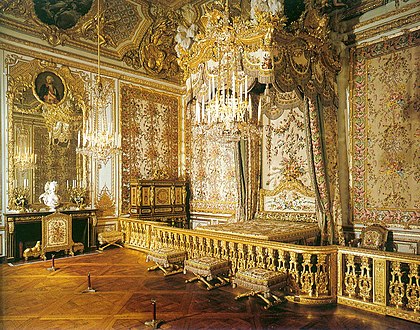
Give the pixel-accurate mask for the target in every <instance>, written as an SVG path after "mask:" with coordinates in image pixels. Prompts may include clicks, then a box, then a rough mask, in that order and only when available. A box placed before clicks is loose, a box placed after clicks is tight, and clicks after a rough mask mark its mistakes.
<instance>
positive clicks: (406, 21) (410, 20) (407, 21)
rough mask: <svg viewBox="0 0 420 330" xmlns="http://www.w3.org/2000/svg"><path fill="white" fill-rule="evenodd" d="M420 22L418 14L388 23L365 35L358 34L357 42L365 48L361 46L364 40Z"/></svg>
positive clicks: (364, 33)
mask: <svg viewBox="0 0 420 330" xmlns="http://www.w3.org/2000/svg"><path fill="white" fill-rule="evenodd" d="M419 21H420V13H416V14H414V15H411V16H409V17H404V18H401V19H398V20H394V21H392V22H386V23H384V24H383V25H380V26H378V27H375V28H372V29H369V30H367V31H365V32H363V33H357V34H356V38H355V40H356V41H357V42H358V43H359V45H358V46H365V45H366V44H363V45H360V42H361V41H363V40H367V39H370V38H374V37H377V36H381V35H382V34H383V33H385V32H388V31H392V30H396V29H401V28H402V27H404V26H408V25H411V24H415V23H418V22H419Z"/></svg>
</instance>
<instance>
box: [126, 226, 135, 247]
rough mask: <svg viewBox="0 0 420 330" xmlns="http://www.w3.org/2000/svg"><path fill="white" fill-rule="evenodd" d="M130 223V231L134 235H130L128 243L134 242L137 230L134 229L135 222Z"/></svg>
mask: <svg viewBox="0 0 420 330" xmlns="http://www.w3.org/2000/svg"><path fill="white" fill-rule="evenodd" d="M128 225H129V226H130V229H131V230H130V231H131V232H132V233H133V234H132V235H130V240H129V241H128V244H133V242H134V235H135V230H133V226H134V223H133V222H130V223H129V224H128Z"/></svg>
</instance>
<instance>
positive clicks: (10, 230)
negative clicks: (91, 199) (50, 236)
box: [3, 209, 97, 261]
mask: <svg viewBox="0 0 420 330" xmlns="http://www.w3.org/2000/svg"><path fill="white" fill-rule="evenodd" d="M59 212H61V213H64V214H69V215H71V216H72V219H73V220H72V221H73V240H74V242H81V243H83V244H84V246H85V248H86V250H90V249H95V248H96V225H97V218H96V209H82V210H59ZM52 213H53V212H51V211H40V212H24V213H13V212H8V213H4V214H3V215H4V217H5V222H6V256H7V261H14V260H16V259H18V258H19V255H18V244H19V243H18V242H19V241H23V239H24V238H25V239H28V238H29V239H28V240H30V241H34V242H36V241H40V240H41V235H42V234H41V221H42V217H43V216H46V215H49V214H52ZM25 226H26V227H25ZM24 229H25V230H24ZM26 229H29V230H26ZM28 235H29V236H28ZM19 236H21V237H19Z"/></svg>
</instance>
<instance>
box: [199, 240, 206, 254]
mask: <svg viewBox="0 0 420 330" xmlns="http://www.w3.org/2000/svg"><path fill="white" fill-rule="evenodd" d="M205 248H206V240H205V238H204V237H198V255H199V256H200V257H202V256H204V255H205Z"/></svg>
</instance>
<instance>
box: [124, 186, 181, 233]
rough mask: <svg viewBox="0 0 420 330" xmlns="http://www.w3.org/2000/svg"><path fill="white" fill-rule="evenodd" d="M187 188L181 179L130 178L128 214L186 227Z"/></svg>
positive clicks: (142, 218)
mask: <svg viewBox="0 0 420 330" xmlns="http://www.w3.org/2000/svg"><path fill="white" fill-rule="evenodd" d="M187 188H188V186H187V183H186V181H181V180H179V181H178V180H132V181H131V182H130V215H131V216H132V217H138V218H139V219H141V220H152V221H161V222H166V223H169V224H171V225H172V226H176V227H182V228H188V215H187V213H188V210H187V208H188V207H187V206H188V203H187Z"/></svg>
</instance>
